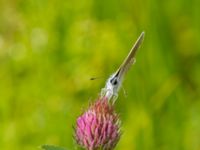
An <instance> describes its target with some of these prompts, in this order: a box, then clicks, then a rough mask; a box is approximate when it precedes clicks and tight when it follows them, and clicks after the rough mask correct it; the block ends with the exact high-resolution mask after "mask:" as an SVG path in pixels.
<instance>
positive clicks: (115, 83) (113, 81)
mask: <svg viewBox="0 0 200 150" xmlns="http://www.w3.org/2000/svg"><path fill="white" fill-rule="evenodd" d="M110 83H111V84H113V85H117V84H118V81H117V78H113V79H111V80H110Z"/></svg>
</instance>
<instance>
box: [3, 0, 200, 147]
mask: <svg viewBox="0 0 200 150" xmlns="http://www.w3.org/2000/svg"><path fill="white" fill-rule="evenodd" d="M199 14H200V1H198V0H176V1H174V0H168V1H159V0H141V1H136V0H133V1H131V0H124V1H116V0H109V1H106V0H86V1H76V0H73V1H70V0H51V1H48V0H0V149H2V150H35V149H38V147H39V146H40V145H42V144H55V145H59V146H63V147H68V148H70V149H74V146H75V143H74V141H73V139H72V135H73V125H75V121H76V117H77V116H78V115H79V114H80V113H81V112H82V111H83V109H84V108H86V107H87V106H88V103H89V101H93V100H95V99H96V98H97V97H98V94H99V92H100V90H101V88H102V87H103V86H104V83H105V80H106V79H107V77H108V76H109V75H110V74H111V73H113V72H114V71H115V69H116V68H117V67H118V66H119V64H120V63H121V62H122V60H123V59H124V57H125V56H126V55H127V53H128V52H129V50H130V48H131V47H132V45H133V43H134V42H135V40H136V38H137V37H138V36H139V34H140V33H141V32H142V31H143V30H144V31H145V32H146V37H145V40H144V42H143V45H142V47H141V49H140V51H139V52H138V53H137V63H136V64H135V65H134V66H133V67H132V69H131V70H130V71H129V73H128V75H127V76H126V79H125V81H124V84H123V87H124V89H125V90H126V93H127V97H125V96H124V94H123V92H122V91H121V92H120V93H119V98H118V100H117V101H116V109H117V111H118V112H119V113H120V116H121V120H122V130H123V135H122V137H121V140H120V142H119V144H118V145H117V147H116V150H123V149H127V150H155V149H157V150H199V149H200V28H199V27H200V18H199ZM99 76H102V79H98V80H95V81H91V80H90V78H91V77H99Z"/></svg>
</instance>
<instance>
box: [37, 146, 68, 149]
mask: <svg viewBox="0 0 200 150" xmlns="http://www.w3.org/2000/svg"><path fill="white" fill-rule="evenodd" d="M41 148H42V149H43V150H66V149H65V148H62V147H58V146H54V145H42V146H41Z"/></svg>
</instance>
